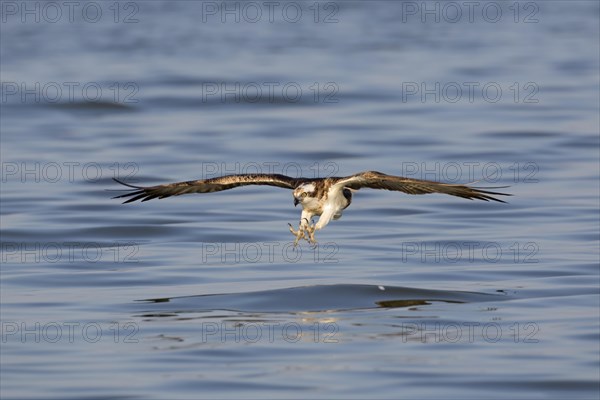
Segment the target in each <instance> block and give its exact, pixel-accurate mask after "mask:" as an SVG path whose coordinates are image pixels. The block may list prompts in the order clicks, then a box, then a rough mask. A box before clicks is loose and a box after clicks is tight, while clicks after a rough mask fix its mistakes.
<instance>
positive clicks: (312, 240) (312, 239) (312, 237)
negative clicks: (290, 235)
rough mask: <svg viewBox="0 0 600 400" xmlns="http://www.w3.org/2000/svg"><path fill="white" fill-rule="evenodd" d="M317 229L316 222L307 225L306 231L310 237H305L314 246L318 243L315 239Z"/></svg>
mask: <svg viewBox="0 0 600 400" xmlns="http://www.w3.org/2000/svg"><path fill="white" fill-rule="evenodd" d="M315 231H316V228H315V225H314V224H313V225H309V226H307V227H306V233H307V234H308V237H306V236H305V237H304V238H305V239H306V240H307V241H308V243H310V244H312V245H313V246H316V245H317V241H316V240H315Z"/></svg>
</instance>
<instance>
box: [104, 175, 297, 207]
mask: <svg viewBox="0 0 600 400" xmlns="http://www.w3.org/2000/svg"><path fill="white" fill-rule="evenodd" d="M113 179H114V180H115V181H117V182H118V183H120V184H121V185H125V186H128V187H130V188H132V189H134V190H132V191H130V192H129V193H125V194H123V195H120V196H116V197H113V199H120V198H126V197H129V199H127V201H125V202H123V204H125V203H131V202H132V201H136V200H142V201H148V200H152V199H156V198H158V199H164V198H165V197H170V196H180V195H182V194H188V193H211V192H220V191H222V190H228V189H233V188H235V187H238V186H247V185H268V186H277V187H282V188H286V189H294V188H295V187H296V185H297V184H298V180H297V179H295V178H291V177H289V176H285V175H278V174H243V175H226V176H220V177H218V178H212V179H204V180H197V181H187V182H175V183H167V184H166V185H158V186H135V185H130V184H128V183H125V182H121V181H120V180H118V179H116V178H113Z"/></svg>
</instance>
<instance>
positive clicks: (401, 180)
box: [336, 171, 511, 203]
mask: <svg viewBox="0 0 600 400" xmlns="http://www.w3.org/2000/svg"><path fill="white" fill-rule="evenodd" d="M336 185H342V186H344V187H347V188H350V189H361V188H371V189H384V190H395V191H400V192H404V193H408V194H429V193H444V194H449V195H451V196H457V197H463V198H465V199H477V200H485V201H489V200H493V201H498V202H500V203H506V202H505V201H503V200H500V199H497V198H495V197H493V196H492V195H495V196H511V195H510V194H507V193H500V192H491V191H488V190H483V189H498V188H500V187H492V188H478V187H473V186H467V185H456V184H450V183H441V182H435V181H426V180H421V179H411V178H405V177H402V176H393V175H386V174H383V173H381V172H377V171H367V172H361V173H359V174H356V175H352V176H348V177H345V178H340V180H339V181H338V182H336ZM502 187H506V186H502Z"/></svg>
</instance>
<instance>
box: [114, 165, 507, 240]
mask: <svg viewBox="0 0 600 400" xmlns="http://www.w3.org/2000/svg"><path fill="white" fill-rule="evenodd" d="M113 179H114V180H115V181H117V182H118V183H120V184H122V185H125V186H128V187H130V188H133V189H135V190H131V191H130V192H129V193H126V194H123V195H120V196H116V197H113V198H114V199H118V198H126V197H129V199H128V200H126V201H125V202H123V204H125V203H131V202H133V201H136V200H141V201H148V200H152V199H157V198H158V199H164V198H165V197H170V196H179V195H182V194H188V193H211V192H220V191H222V190H228V189H233V188H235V187H238V186H247V185H268V186H277V187H281V188H285V189H291V190H293V196H294V206H297V205H298V204H300V205H301V206H302V215H301V216H300V223H299V225H298V230H294V228H293V227H292V225H291V224H288V225H289V227H290V231H291V232H292V234H293V235H294V236H295V237H296V240H295V241H294V246H295V245H297V244H298V241H300V240H301V239H306V240H307V241H308V242H309V243H311V244H316V240H315V231H317V230H319V229H323V228H324V227H325V226H326V225H327V224H328V223H329V222H330V221H331V220H332V219H334V220H336V219H339V218H340V217H341V216H342V211H344V210H345V209H346V208H347V207H348V206H349V205H350V203H351V202H352V191H353V190H358V189H362V188H371V189H384V190H394V191H400V192H404V193H408V194H428V193H444V194H449V195H452V196H457V197H462V198H465V199H471V200H472V199H477V200H485V201H489V200H493V201H498V202H501V203H505V201H502V200H500V199H497V198H495V197H492V196H491V195H496V196H510V194H506V193H498V192H490V191H487V190H482V189H498V188H501V187H490V188H477V187H473V186H467V185H456V184H450V183H441V182H435V181H426V180H421V179H411V178H404V177H402V176H393V175H386V174H383V173H381V172H377V171H366V172H361V173H358V174H355V175H351V176H345V177H330V178H316V179H310V178H292V177H289V176H285V175H278V174H242V175H226V176H221V177H218V178H212V179H201V180H197V181H187V182H176V183H167V184H165V185H158V186H147V187H144V186H134V185H130V184H128V183H125V182H121V181H120V180H118V179H116V178H113ZM502 187H506V186H502ZM314 216H320V218H319V220H318V221H317V223H316V224H314V223H313V221H312V219H313V217H314Z"/></svg>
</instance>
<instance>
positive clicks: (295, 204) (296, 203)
mask: <svg viewBox="0 0 600 400" xmlns="http://www.w3.org/2000/svg"><path fill="white" fill-rule="evenodd" d="M298 203H300V202H299V201H298V199H297V198H295V197H294V207H296V206H297V205H298Z"/></svg>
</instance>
